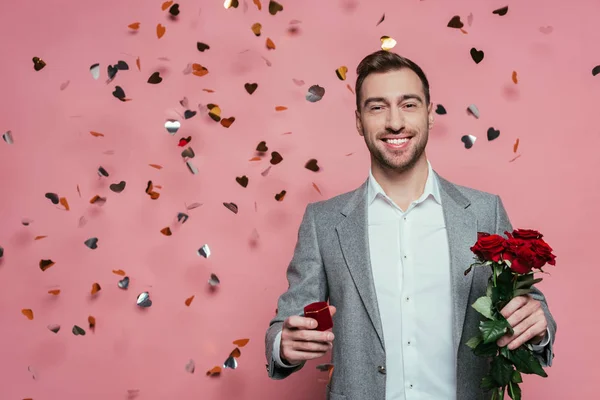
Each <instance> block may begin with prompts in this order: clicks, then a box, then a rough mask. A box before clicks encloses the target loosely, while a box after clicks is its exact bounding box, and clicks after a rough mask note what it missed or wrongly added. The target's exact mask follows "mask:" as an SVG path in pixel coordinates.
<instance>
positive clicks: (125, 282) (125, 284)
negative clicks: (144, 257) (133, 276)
mask: <svg viewBox="0 0 600 400" xmlns="http://www.w3.org/2000/svg"><path fill="white" fill-rule="evenodd" d="M117 286H118V287H119V288H121V289H127V288H128V287H129V277H128V276H126V277H125V278H123V279H121V280H120V281H119V282H118V283H117Z"/></svg>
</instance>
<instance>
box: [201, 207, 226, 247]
mask: <svg viewBox="0 0 600 400" xmlns="http://www.w3.org/2000/svg"><path fill="white" fill-rule="evenodd" d="M225 207H227V206H225ZM198 255H199V256H202V257H204V258H208V257H210V248H209V247H208V245H207V244H205V245H204V246H202V247H201V248H200V249H198Z"/></svg>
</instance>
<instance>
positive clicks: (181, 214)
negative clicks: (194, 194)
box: [177, 212, 190, 224]
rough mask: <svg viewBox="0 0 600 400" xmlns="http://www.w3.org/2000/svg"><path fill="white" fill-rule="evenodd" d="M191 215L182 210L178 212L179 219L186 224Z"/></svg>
mask: <svg viewBox="0 0 600 400" xmlns="http://www.w3.org/2000/svg"><path fill="white" fill-rule="evenodd" d="M189 217H190V216H189V215H187V214H185V213H182V212H180V213H178V214H177V221H178V222H181V223H182V224H185V222H186V221H187V220H188V218H189Z"/></svg>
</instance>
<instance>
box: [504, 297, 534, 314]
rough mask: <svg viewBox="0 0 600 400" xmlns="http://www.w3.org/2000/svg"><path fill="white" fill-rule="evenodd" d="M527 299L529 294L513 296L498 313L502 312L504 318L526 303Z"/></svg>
mask: <svg viewBox="0 0 600 400" xmlns="http://www.w3.org/2000/svg"><path fill="white" fill-rule="evenodd" d="M529 299H530V297H529V296H517V297H515V298H513V299H512V300H511V301H509V302H508V304H506V305H505V306H504V308H503V309H502V310H500V314H502V316H503V317H504V318H508V317H510V316H511V315H512V314H513V313H514V312H515V311H517V310H518V309H519V308H521V307H523V306H524V305H525V304H527V302H528V301H529Z"/></svg>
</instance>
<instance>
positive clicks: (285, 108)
mask: <svg viewBox="0 0 600 400" xmlns="http://www.w3.org/2000/svg"><path fill="white" fill-rule="evenodd" d="M285 110H287V107H286V106H277V107H275V111H285Z"/></svg>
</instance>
